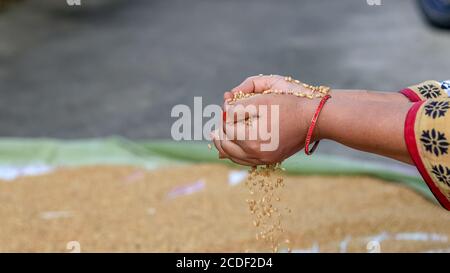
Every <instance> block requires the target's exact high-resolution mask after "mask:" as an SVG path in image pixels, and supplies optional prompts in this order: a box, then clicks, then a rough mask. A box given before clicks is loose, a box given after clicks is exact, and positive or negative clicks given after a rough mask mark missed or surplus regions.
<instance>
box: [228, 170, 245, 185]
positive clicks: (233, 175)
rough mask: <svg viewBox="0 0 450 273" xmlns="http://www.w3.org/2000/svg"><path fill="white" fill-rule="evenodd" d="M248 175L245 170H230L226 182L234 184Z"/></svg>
mask: <svg viewBox="0 0 450 273" xmlns="http://www.w3.org/2000/svg"><path fill="white" fill-rule="evenodd" d="M247 176H248V172H247V171H234V170H233V171H230V172H229V173H228V184H229V185H231V186H235V185H238V184H240V183H241V182H242V181H244V180H245V179H246V178H247Z"/></svg>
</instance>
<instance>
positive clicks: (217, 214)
mask: <svg viewBox="0 0 450 273" xmlns="http://www.w3.org/2000/svg"><path fill="white" fill-rule="evenodd" d="M230 170H231V169H230V168H228V167H225V166H222V165H211V164H204V165H190V166H185V167H171V168H164V169H158V170H155V171H148V170H144V169H140V168H136V167H127V166H122V167H120V166H116V167H112V166H95V167H82V168H70V169H59V170H57V171H56V172H54V173H50V174H47V175H41V176H35V177H21V178H18V179H16V180H14V181H12V182H5V181H0V219H1V222H2V225H1V227H0V251H1V252H10V251H19V252H25V251H27V252H43V251H44V252H66V251H67V249H66V246H67V243H68V242H70V241H78V242H79V243H80V246H81V251H82V252H97V251H106V252H135V251H137V252H182V251H184V252H191V251H193V252H204V251H206V252H209V251H218V252H234V251H235V252H246V251H250V252H270V251H272V249H271V248H270V247H268V246H267V244H266V242H264V241H263V240H256V238H255V229H254V226H253V223H252V221H250V220H249V211H248V207H247V205H246V204H245V200H246V199H247V198H248V188H247V187H246V186H245V184H244V182H242V183H241V184H238V185H235V186H231V185H230V184H229V183H228V175H229V172H230ZM198 180H202V181H204V187H203V188H202V189H201V190H199V191H197V192H194V193H192V194H187V195H181V196H178V197H169V196H168V194H169V193H170V192H172V191H173V189H174V188H177V187H179V186H180V185H186V184H189V183H192V182H193V181H198ZM285 183H286V184H289V190H283V191H281V192H280V198H281V200H282V201H283V202H285V203H286V204H288V205H289V207H290V208H291V209H292V213H291V214H289V217H286V218H285V219H283V221H284V223H283V229H284V233H283V236H285V237H284V238H286V239H289V240H290V247H291V249H292V251H293V252H295V251H299V250H305V249H307V250H313V251H320V252H336V251H341V250H342V244H343V241H346V242H347V243H346V247H345V251H348V252H366V237H368V236H374V235H377V234H392V235H395V234H400V233H420V234H422V233H426V234H435V235H433V236H434V237H433V236H432V238H431V239H430V240H421V238H418V239H417V240H399V239H398V238H397V239H395V236H391V237H389V238H387V239H386V240H384V241H383V242H382V243H381V251H383V252H391V251H429V250H442V249H449V248H450V242H448V241H446V240H445V239H446V238H447V237H446V236H448V238H450V215H449V214H448V212H446V211H445V210H443V209H442V208H440V207H439V206H437V205H435V204H433V203H430V202H429V201H427V200H425V199H424V198H423V197H422V196H420V195H418V194H417V193H415V192H414V191H412V190H410V189H408V188H405V187H403V186H400V185H398V184H392V183H387V182H383V181H380V180H377V179H372V178H367V177H345V176H342V177H339V176H335V177H321V176H303V177H300V176H287V177H285ZM436 236H438V237H436ZM439 236H441V237H439ZM442 236H444V237H442ZM397 237H398V236H397ZM349 238H350V240H349ZM436 238H438V239H439V240H437V239H436ZM422 239H423V238H422ZM279 251H285V249H283V248H281V249H279Z"/></svg>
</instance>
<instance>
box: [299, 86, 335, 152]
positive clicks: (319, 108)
mask: <svg viewBox="0 0 450 273" xmlns="http://www.w3.org/2000/svg"><path fill="white" fill-rule="evenodd" d="M329 98H331V96H330V95H326V96H325V97H323V98H322V100H321V101H320V103H319V106H317V109H316V112H315V113H314V116H313V117H312V119H311V125H309V129H308V133H307V134H306V140H305V154H307V155H311V154H312V153H313V152H314V151H315V150H316V148H317V146H318V145H319V142H320V140H318V141H316V142H314V145H313V147H312V148H311V150H310V149H309V144H310V143H311V137H312V134H313V132H314V128H315V127H316V123H317V119H318V118H319V115H320V112H322V108H323V106H324V105H325V103H326V102H327V100H328V99H329Z"/></svg>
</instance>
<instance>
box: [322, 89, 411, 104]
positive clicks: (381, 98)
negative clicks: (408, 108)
mask: <svg viewBox="0 0 450 273" xmlns="http://www.w3.org/2000/svg"><path fill="white" fill-rule="evenodd" d="M330 95H331V96H332V97H333V98H339V99H351V100H361V101H372V102H386V103H390V102H399V103H402V102H403V103H405V102H409V99H408V98H407V97H405V96H404V95H403V94H401V93H399V92H385V91H369V90H348V89H332V90H331V91H330Z"/></svg>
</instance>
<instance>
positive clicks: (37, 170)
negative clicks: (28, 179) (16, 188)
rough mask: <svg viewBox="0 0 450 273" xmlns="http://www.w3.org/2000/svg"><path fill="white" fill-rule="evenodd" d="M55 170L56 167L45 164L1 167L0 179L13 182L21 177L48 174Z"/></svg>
mask: <svg viewBox="0 0 450 273" xmlns="http://www.w3.org/2000/svg"><path fill="white" fill-rule="evenodd" d="M54 169H55V168H54V167H51V166H48V165H43V164H35V165H27V166H10V165H6V166H5V165H4V166H0V179H2V180H5V181H12V180H14V179H16V178H18V177H21V176H33V175H41V174H46V173H49V172H52V171H53V170H54Z"/></svg>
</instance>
